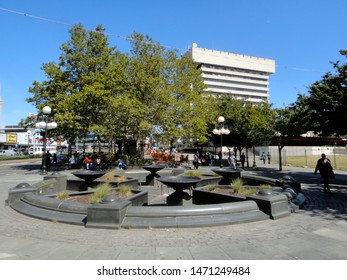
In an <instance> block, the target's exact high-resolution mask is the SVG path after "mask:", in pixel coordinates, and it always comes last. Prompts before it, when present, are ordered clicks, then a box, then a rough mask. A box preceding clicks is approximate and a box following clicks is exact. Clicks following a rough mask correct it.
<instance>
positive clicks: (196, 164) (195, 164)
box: [193, 152, 200, 169]
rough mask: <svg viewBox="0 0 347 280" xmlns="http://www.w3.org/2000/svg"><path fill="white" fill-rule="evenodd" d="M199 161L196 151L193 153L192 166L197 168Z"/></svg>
mask: <svg viewBox="0 0 347 280" xmlns="http://www.w3.org/2000/svg"><path fill="white" fill-rule="evenodd" d="M199 161H200V158H199V153H198V152H196V153H195V154H194V159H193V166H194V169H199Z"/></svg>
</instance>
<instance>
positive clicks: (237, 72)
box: [188, 43, 275, 103]
mask: <svg viewBox="0 0 347 280" xmlns="http://www.w3.org/2000/svg"><path fill="white" fill-rule="evenodd" d="M188 54H189V55H191V57H192V58H193V60H194V61H195V62H196V63H197V65H198V67H199V68H201V70H202V78H203V80H204V83H205V84H206V85H207V87H208V88H207V91H208V92H210V93H212V94H231V95H233V96H234V97H235V98H237V99H242V100H247V101H250V102H253V103H259V102H263V101H269V76H270V75H271V74H273V73H275V61H274V60H272V59H266V58H261V57H255V56H248V55H242V54H236V53H229V52H223V51H216V50H210V49H204V48H198V46H197V44H195V43H194V44H193V45H192V48H191V49H190V50H189V51H188Z"/></svg>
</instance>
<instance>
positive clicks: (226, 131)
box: [213, 116, 230, 135]
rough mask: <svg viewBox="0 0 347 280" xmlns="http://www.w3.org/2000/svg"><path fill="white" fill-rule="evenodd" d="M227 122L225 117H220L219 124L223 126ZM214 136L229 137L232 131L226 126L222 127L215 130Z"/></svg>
mask: <svg viewBox="0 0 347 280" xmlns="http://www.w3.org/2000/svg"><path fill="white" fill-rule="evenodd" d="M224 121H225V119H224V117H222V116H220V117H218V122H219V123H220V124H221V123H223V122H224ZM213 134H217V135H223V134H224V135H228V134H230V130H229V129H228V128H225V127H224V126H221V127H220V128H215V129H214V130H213Z"/></svg>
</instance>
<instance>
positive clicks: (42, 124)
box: [35, 106, 58, 129]
mask: <svg viewBox="0 0 347 280" xmlns="http://www.w3.org/2000/svg"><path fill="white" fill-rule="evenodd" d="M51 112H52V108H51V107H49V106H45V107H43V109H42V113H43V115H44V116H45V121H40V122H37V123H36V124H35V127H36V128H40V129H55V128H57V126H58V124H57V123H56V122H47V121H48V116H49V115H50V114H51Z"/></svg>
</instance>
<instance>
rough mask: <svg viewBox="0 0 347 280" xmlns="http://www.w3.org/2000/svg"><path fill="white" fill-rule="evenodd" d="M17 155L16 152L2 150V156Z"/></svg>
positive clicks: (0, 152) (0, 154)
mask: <svg viewBox="0 0 347 280" xmlns="http://www.w3.org/2000/svg"><path fill="white" fill-rule="evenodd" d="M16 154H17V153H16V152H15V151H14V150H0V156H15V155H16Z"/></svg>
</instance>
